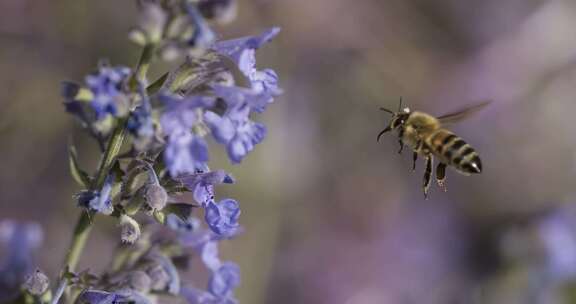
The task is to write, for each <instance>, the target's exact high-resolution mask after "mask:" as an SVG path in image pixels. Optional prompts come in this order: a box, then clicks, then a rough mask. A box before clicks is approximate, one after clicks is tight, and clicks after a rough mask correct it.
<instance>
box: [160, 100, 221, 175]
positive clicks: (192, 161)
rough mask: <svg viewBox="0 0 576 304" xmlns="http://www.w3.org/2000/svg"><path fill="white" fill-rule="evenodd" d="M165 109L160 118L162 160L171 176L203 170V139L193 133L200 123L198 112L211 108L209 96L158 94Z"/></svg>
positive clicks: (206, 159) (205, 152) (205, 158)
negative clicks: (165, 139) (164, 140)
mask: <svg viewBox="0 0 576 304" xmlns="http://www.w3.org/2000/svg"><path fill="white" fill-rule="evenodd" d="M160 100H161V101H163V103H164V104H165V110H164V113H163V114H162V117H161V118H160V123H161V125H162V130H163V132H164V134H165V135H166V136H167V137H168V142H167V144H166V150H165V151H164V160H165V162H166V166H167V168H168V170H169V171H170V175H171V176H172V177H176V176H178V175H180V174H185V173H192V172H196V171H197V170H204V169H205V168H206V162H207V161H208V147H207V145H206V142H205V141H204V139H202V138H201V137H200V136H197V135H195V134H194V133H192V130H191V129H192V127H193V126H194V125H195V124H196V123H197V122H198V121H199V117H198V115H199V112H198V109H199V108H201V107H207V106H211V105H213V103H214V98H212V97H201V96H195V97H191V98H187V99H183V98H178V97H176V96H173V95H166V94H164V95H161V96H160Z"/></svg>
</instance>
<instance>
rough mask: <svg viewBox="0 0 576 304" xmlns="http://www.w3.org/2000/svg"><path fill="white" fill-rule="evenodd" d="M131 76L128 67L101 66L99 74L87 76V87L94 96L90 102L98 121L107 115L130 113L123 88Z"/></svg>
mask: <svg viewBox="0 0 576 304" xmlns="http://www.w3.org/2000/svg"><path fill="white" fill-rule="evenodd" d="M129 75H130V69H129V68H127V67H122V66H120V67H109V66H101V67H100V68H99V70H98V74H94V75H88V76H86V85H87V87H88V88H89V89H90V91H91V92H92V94H93V99H92V101H91V102H90V104H91V105H92V108H93V109H94V111H95V112H96V117H97V119H99V120H100V119H102V118H104V117H105V116H106V115H112V116H124V115H125V114H126V113H127V111H128V100H127V96H126V95H125V94H124V91H123V86H124V84H125V82H126V80H127V79H128V76H129Z"/></svg>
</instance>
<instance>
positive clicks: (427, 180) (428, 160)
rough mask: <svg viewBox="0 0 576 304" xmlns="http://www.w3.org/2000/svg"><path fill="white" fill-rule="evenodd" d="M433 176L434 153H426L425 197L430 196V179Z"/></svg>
mask: <svg viewBox="0 0 576 304" xmlns="http://www.w3.org/2000/svg"><path fill="white" fill-rule="evenodd" d="M431 176H432V155H430V154H427V155H426V171H424V186H423V188H424V198H425V199H427V198H428V189H430V181H431V180H432V179H431Z"/></svg>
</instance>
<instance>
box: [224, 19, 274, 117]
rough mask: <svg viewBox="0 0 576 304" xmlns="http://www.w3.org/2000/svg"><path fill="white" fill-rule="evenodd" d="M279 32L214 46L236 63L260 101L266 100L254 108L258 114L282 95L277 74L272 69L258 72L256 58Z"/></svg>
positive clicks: (271, 30) (267, 31)
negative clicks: (256, 53) (257, 50)
mask: <svg viewBox="0 0 576 304" xmlns="http://www.w3.org/2000/svg"><path fill="white" fill-rule="evenodd" d="M279 32H280V28H278V27H274V28H271V29H268V30H266V31H264V32H263V33H262V34H260V35H258V36H250V37H244V38H238V39H233V40H226V41H220V42H218V43H216V45H215V46H214V50H215V51H216V52H218V53H219V54H221V55H224V56H226V57H228V58H230V59H231V60H232V61H233V62H235V63H236V65H237V66H238V69H239V70H240V71H241V72H242V73H243V74H244V75H245V76H246V77H247V78H248V80H249V81H250V84H251V85H250V89H251V90H252V92H253V93H254V94H257V95H259V97H258V98H259V99H263V100H264V103H262V104H261V105H260V106H258V107H255V108H254V109H255V110H256V111H257V112H262V111H263V110H264V108H265V107H266V104H268V103H271V102H273V101H274V97H275V96H278V95H280V94H281V93H282V90H281V89H280V88H279V87H278V76H277V75H276V73H275V72H274V71H272V70H270V69H265V70H262V71H259V70H257V69H256V57H255V52H256V49H258V48H260V47H261V46H262V45H264V44H265V43H267V42H269V41H270V40H272V38H274V37H275V36H276V35H277V34H278V33H279Z"/></svg>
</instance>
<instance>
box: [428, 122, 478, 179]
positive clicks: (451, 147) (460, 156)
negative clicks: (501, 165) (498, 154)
mask: <svg viewBox="0 0 576 304" xmlns="http://www.w3.org/2000/svg"><path fill="white" fill-rule="evenodd" d="M427 144H428V145H429V147H430V149H431V150H432V153H434V155H435V156H436V157H438V158H439V159H440V161H442V162H443V163H446V164H448V165H451V166H453V167H455V168H456V169H458V170H459V171H462V172H464V173H480V172H482V162H481V161H480V157H479V156H478V153H477V152H476V151H475V150H474V149H473V148H472V147H471V146H470V145H469V144H467V143H466V142H465V141H464V140H463V139H462V138H460V137H458V136H456V135H455V134H454V133H452V132H450V131H448V130H446V129H438V130H436V131H435V132H434V133H432V135H430V136H429V137H428V140H427Z"/></svg>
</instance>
